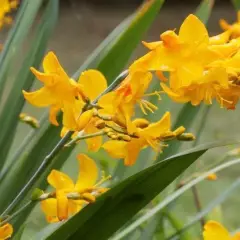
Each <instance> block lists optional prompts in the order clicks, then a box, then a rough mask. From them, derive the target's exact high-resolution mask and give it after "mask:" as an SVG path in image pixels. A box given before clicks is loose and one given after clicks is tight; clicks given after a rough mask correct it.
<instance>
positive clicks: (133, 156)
mask: <svg viewBox="0 0 240 240" xmlns="http://www.w3.org/2000/svg"><path fill="white" fill-rule="evenodd" d="M138 123H139V121H138V120H137V121H136V125H137V126H140V125H139V124H138ZM170 125H171V120H170V113H169V112H166V113H165V115H164V116H163V117H162V119H161V120H159V121H158V122H156V123H152V124H149V125H148V126H146V125H142V127H143V128H140V127H136V128H137V133H136V136H137V137H136V138H134V137H133V138H132V139H131V141H130V142H125V141H118V140H110V141H107V142H105V143H104V144H103V146H102V147H103V148H104V150H106V151H107V152H108V153H109V155H110V156H112V157H113V158H124V164H125V165H127V166H130V165H133V164H134V163H135V162H136V160H137V157H138V154H139V152H140V151H141V150H142V149H143V148H145V147H147V146H151V147H152V148H153V149H154V150H155V151H161V146H160V141H161V140H162V139H164V137H165V136H166V135H168V136H169V135H171V136H174V135H175V134H174V133H173V132H171V131H170Z"/></svg>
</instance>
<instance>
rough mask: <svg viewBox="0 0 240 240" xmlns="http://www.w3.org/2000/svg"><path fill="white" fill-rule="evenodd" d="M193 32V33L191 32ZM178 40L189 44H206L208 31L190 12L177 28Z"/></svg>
mask: <svg viewBox="0 0 240 240" xmlns="http://www.w3.org/2000/svg"><path fill="white" fill-rule="evenodd" d="M193 33H194V34H193ZM179 38H180V41H182V42H185V43H187V44H189V45H195V46H196V45H199V44H201V46H207V44H208V42H209V37H208V31H207V29H206V27H205V26H204V24H203V23H202V22H201V21H200V20H199V19H198V18H197V17H196V16H194V15H193V14H190V15H189V16H188V17H187V18H186V19H185V20H184V22H183V23H182V25H181V27H180V30H179Z"/></svg>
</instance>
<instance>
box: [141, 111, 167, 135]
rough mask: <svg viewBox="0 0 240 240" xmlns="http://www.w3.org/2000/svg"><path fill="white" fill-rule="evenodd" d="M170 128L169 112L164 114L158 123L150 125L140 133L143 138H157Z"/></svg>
mask: <svg viewBox="0 0 240 240" xmlns="http://www.w3.org/2000/svg"><path fill="white" fill-rule="evenodd" d="M170 128H171V115H170V112H166V113H165V114H164V115H163V117H162V118H161V119H160V120H159V121H158V122H156V123H152V124H150V125H149V126H148V127H146V128H144V129H143V130H142V132H143V134H144V135H145V136H149V137H151V138H157V137H160V136H161V135H162V134H164V133H166V132H168V131H169V130H170Z"/></svg>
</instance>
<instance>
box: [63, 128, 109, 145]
mask: <svg viewBox="0 0 240 240" xmlns="http://www.w3.org/2000/svg"><path fill="white" fill-rule="evenodd" d="M104 134H106V133H105V132H104V131H99V132H96V133H91V134H86V135H83V136H77V137H76V138H74V139H72V140H71V141H69V142H68V143H67V144H65V146H64V147H71V146H72V145H73V144H74V143H76V142H78V141H80V140H83V139H88V138H93V137H97V136H102V135H104Z"/></svg>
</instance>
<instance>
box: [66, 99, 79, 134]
mask: <svg viewBox="0 0 240 240" xmlns="http://www.w3.org/2000/svg"><path fill="white" fill-rule="evenodd" d="M63 126H64V127H66V128H68V129H69V130H73V131H74V130H77V116H76V114H75V106H74V104H72V103H68V102H64V106H63Z"/></svg>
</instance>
